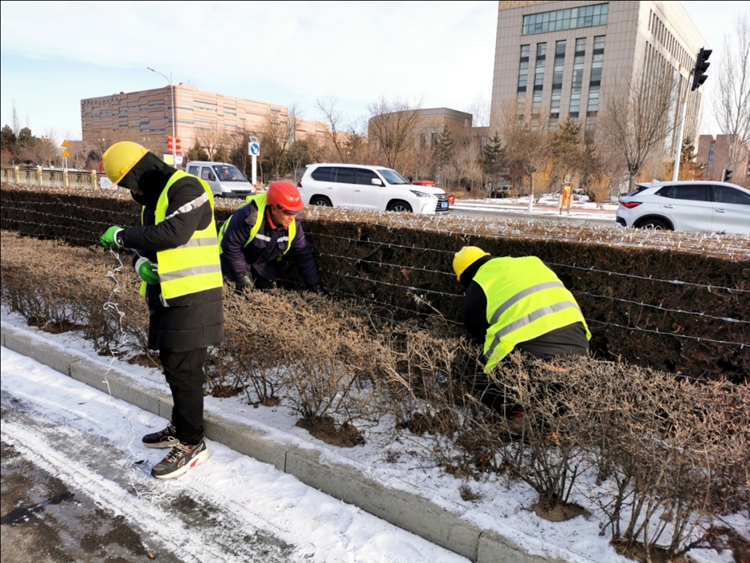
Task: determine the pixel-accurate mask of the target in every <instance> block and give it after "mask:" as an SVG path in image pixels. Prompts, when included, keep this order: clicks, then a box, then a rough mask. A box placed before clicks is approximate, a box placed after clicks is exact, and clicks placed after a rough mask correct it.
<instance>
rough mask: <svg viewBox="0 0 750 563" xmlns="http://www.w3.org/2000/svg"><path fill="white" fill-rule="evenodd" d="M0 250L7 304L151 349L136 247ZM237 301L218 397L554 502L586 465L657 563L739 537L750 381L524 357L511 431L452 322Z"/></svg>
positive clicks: (598, 491)
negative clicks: (399, 436) (372, 439)
mask: <svg viewBox="0 0 750 563" xmlns="http://www.w3.org/2000/svg"><path fill="white" fill-rule="evenodd" d="M2 248H3V252H2V262H1V268H2V280H3V283H2V299H3V304H4V305H5V306H7V307H9V308H11V309H12V310H13V311H17V312H19V313H20V314H21V315H23V316H24V317H25V318H26V319H27V320H28V321H29V322H30V323H34V324H37V325H40V326H46V327H51V326H55V327H58V330H62V329H64V328H66V327H72V326H79V327H82V328H81V330H82V333H83V336H84V337H85V338H86V339H90V340H91V341H92V342H94V343H95V345H96V347H97V349H98V350H100V352H115V351H125V350H127V349H130V350H131V351H133V352H140V353H143V352H146V334H147V332H146V331H147V324H148V319H147V311H146V306H145V304H144V303H143V299H142V298H141V297H140V296H139V295H138V292H137V287H138V278H137V276H136V275H135V273H134V272H133V269H132V267H130V258H129V257H128V256H126V255H124V254H123V255H122V257H121V259H122V261H123V262H124V265H123V264H121V263H120V262H119V260H118V259H117V258H115V255H114V254H112V253H105V252H103V251H101V249H97V250H96V251H94V250H93V249H85V248H73V247H69V246H67V245H65V244H62V243H59V242H54V241H40V240H37V239H24V238H20V237H18V236H16V235H13V234H9V233H7V232H3V233H2ZM115 290H117V291H115ZM105 303H112V306H110V307H108V308H105V307H104V304H105ZM224 306H225V317H226V338H225V341H224V343H223V344H222V345H221V347H218V348H216V349H213V350H212V356H211V361H210V374H209V375H210V377H211V378H212V379H211V381H210V382H209V385H213V386H214V388H215V389H217V392H221V393H231V391H232V390H237V391H239V390H242V389H245V390H246V392H247V393H248V396H249V395H250V394H251V393H253V394H254V398H255V399H257V400H258V401H261V402H266V403H267V404H268V403H269V402H273V400H279V399H282V400H284V401H286V402H287V403H288V404H289V406H290V408H291V410H292V411H293V412H295V413H297V414H298V415H300V416H301V417H302V418H303V420H304V423H305V426H306V427H307V428H309V429H310V430H311V432H312V431H317V430H321V431H326V432H330V431H331V430H333V431H336V430H340V431H343V435H345V436H346V438H347V439H348V440H349V441H350V442H349V445H352V444H355V443H358V441H357V438H358V432H359V428H361V427H363V426H364V425H367V424H369V423H372V422H374V421H376V420H378V419H382V418H383V417H388V418H391V419H392V420H393V421H394V423H395V424H394V434H395V433H396V432H397V430H396V428H399V427H400V428H409V429H411V430H413V431H415V432H420V433H422V436H424V437H426V438H427V439H428V442H429V441H430V440H432V444H433V447H432V448H430V451H428V452H427V453H425V455H426V456H432V458H433V459H434V460H435V461H436V462H437V463H438V465H440V466H441V467H444V468H445V469H446V470H447V471H449V472H451V473H452V474H454V475H456V476H458V477H461V478H462V479H471V478H475V479H478V478H481V476H482V474H483V473H484V472H488V471H492V472H497V473H500V472H507V474H508V475H509V476H511V477H514V478H517V479H521V480H523V481H525V482H526V483H528V484H529V485H531V486H532V487H533V488H534V489H535V490H536V491H537V492H538V494H539V505H540V506H542V507H543V508H545V509H549V508H551V507H554V506H556V505H558V506H559V505H561V504H564V503H566V502H567V501H568V500H569V498H570V495H571V490H572V489H573V487H574V485H575V483H576V482H577V480H578V479H579V476H580V475H581V474H582V472H583V471H586V470H587V469H588V468H589V467H590V468H591V469H592V471H596V474H597V475H598V482H599V486H598V487H595V488H594V489H593V490H592V491H591V493H590V495H591V500H592V501H593V502H594V504H595V505H598V507H599V516H601V517H602V519H603V523H602V531H603V532H604V531H606V530H607V529H609V530H611V533H612V536H613V538H614V541H615V543H616V544H617V545H618V546H620V547H621V548H622V549H623V550H624V551H626V552H629V553H634V550H637V549H640V550H641V552H642V553H643V554H644V557H645V558H646V559H649V558H651V557H652V555H653V554H654V553H656V552H657V551H658V552H661V553H662V554H663V555H664V556H665V557H673V558H676V557H679V556H680V555H681V554H683V553H685V551H686V550H688V549H690V548H691V547H693V546H697V545H706V546H708V545H712V546H714V547H717V549H718V548H720V547H721V546H722V545H725V546H735V544H736V543H737V537H738V535H737V534H736V533H735V532H734V531H733V530H732V529H731V528H730V527H728V526H726V525H724V524H726V523H725V522H724V523H722V522H721V521H720V520H721V516H722V515H724V514H732V513H736V512H738V511H743V510H746V509H747V506H748V505H749V504H750V493H749V491H750V469H749V468H750V447H748V442H749V441H750V440H749V439H748V438H749V434H750V387H749V386H748V385H747V384H739V385H735V384H730V383H727V382H724V381H713V382H704V381H695V380H688V379H678V378H675V377H674V376H672V375H669V374H665V373H663V372H657V371H650V370H646V369H643V368H639V367H636V366H633V365H629V364H627V363H624V362H620V361H618V362H603V361H599V360H595V359H592V358H587V357H574V358H560V359H557V360H555V361H547V362H544V361H536V360H528V359H524V358H522V357H521V356H520V355H518V354H512V355H511V356H510V357H509V359H508V361H505V362H503V363H502V364H501V366H500V367H499V368H498V369H496V370H495V371H494V372H493V373H492V374H491V375H490V377H491V382H492V383H493V384H494V385H495V386H496V387H497V388H498V389H500V390H501V391H502V394H504V395H505V399H506V401H507V402H508V403H518V404H521V405H523V407H524V410H525V417H524V419H523V420H524V421H525V423H524V424H523V425H522V426H521V428H520V435H518V436H515V439H514V429H513V428H512V426H511V424H509V421H508V420H506V419H505V418H504V417H502V416H499V415H498V414H497V413H496V412H495V411H494V410H492V409H489V408H487V407H486V406H485V405H484V404H482V403H481V402H480V401H479V400H478V399H477V398H475V397H473V396H472V395H471V394H470V393H469V392H468V391H469V390H470V388H471V387H470V385H469V383H471V381H472V379H473V378H476V377H481V376H482V373H483V372H482V370H481V366H480V365H479V363H478V361H477V360H478V354H479V352H480V351H479V350H476V348H475V347H474V346H473V345H472V344H470V343H469V342H468V341H467V340H466V339H465V338H464V337H463V336H462V334H461V330H460V328H459V327H458V326H456V325H452V324H449V323H445V322H443V321H435V323H434V324H432V325H425V324H421V325H418V324H416V323H413V322H411V321H410V322H396V321H386V320H383V319H379V318H376V317H374V316H373V315H372V313H371V312H370V311H369V310H368V309H364V308H361V307H357V306H355V305H354V304H353V303H351V302H342V301H334V300H332V299H324V298H320V297H318V296H315V295H312V294H308V293H290V292H286V291H283V290H276V291H271V292H255V293H252V294H250V295H249V296H248V297H247V298H246V297H238V296H233V295H231V296H230V295H228V296H227V298H226V300H225V304H224ZM511 422H512V421H511ZM516 430H518V429H516ZM592 475H593V474H592ZM639 546H640V547H639ZM737 549H740V548H737Z"/></svg>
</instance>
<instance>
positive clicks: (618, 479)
mask: <svg viewBox="0 0 750 563" xmlns="http://www.w3.org/2000/svg"><path fill="white" fill-rule="evenodd" d="M598 366H599V367H601V368H603V370H602V371H600V375H601V377H597V378H596V379H594V380H592V382H591V384H590V385H589V386H588V387H587V388H586V393H585V394H582V395H581V398H582V399H583V401H582V402H583V404H584V405H585V406H584V408H585V410H586V412H588V413H590V415H591V416H590V424H589V425H588V435H587V436H585V437H584V438H583V440H585V441H588V442H589V443H591V444H592V445H591V447H589V448H588V451H589V452H590V453H591V454H593V455H594V456H595V457H596V459H595V463H596V464H597V466H598V468H599V474H600V480H601V481H602V482H603V485H604V488H602V489H600V490H598V491H597V492H596V493H594V498H593V500H594V501H595V502H597V503H598V504H599V506H600V508H601V510H602V513H603V514H604V516H605V523H604V526H603V529H602V531H603V532H604V530H606V529H607V528H609V529H610V530H611V532H612V535H613V538H614V540H615V543H616V544H617V545H618V546H620V547H621V549H622V550H623V551H624V552H630V551H631V550H632V549H633V548H634V546H636V545H639V546H640V549H641V550H642V551H643V553H644V556H645V557H646V558H647V559H649V558H650V557H651V555H652V554H653V553H655V552H657V551H659V552H661V553H663V554H664V555H665V556H666V557H670V558H674V557H679V556H681V555H683V554H684V553H685V552H686V551H687V550H689V549H691V548H692V547H696V546H701V545H703V546H708V544H709V542H708V534H709V530H710V529H711V528H712V527H713V525H714V519H715V518H716V517H717V516H719V515H721V514H723V513H726V512H731V511H737V510H739V509H741V507H743V506H744V507H746V506H747V501H748V488H749V487H748V485H749V484H750V483H749V482H748V469H747V467H748V466H750V458H749V457H748V452H747V450H748V447H747V445H748V432H749V430H748V428H750V426H749V423H750V400H749V397H750V394H749V392H748V389H749V388H748V387H747V386H743V385H740V386H736V385H731V384H728V383H723V382H710V383H706V382H696V381H692V380H677V379H675V378H673V377H671V376H668V375H667V374H663V373H660V372H653V371H651V370H644V369H640V368H637V367H635V366H627V365H625V364H619V363H611V364H610V363H603V362H599V363H598Z"/></svg>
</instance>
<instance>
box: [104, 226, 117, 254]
mask: <svg viewBox="0 0 750 563" xmlns="http://www.w3.org/2000/svg"><path fill="white" fill-rule="evenodd" d="M120 231H122V229H121V228H120V227H117V226H112V227H110V228H109V229H107V230H106V231H104V234H103V235H102V236H101V237H99V242H101V243H102V246H103V247H104V250H109V249H110V248H112V247H113V246H114V247H115V248H120V247H121V246H122V244H121V241H120V239H119V237H118V236H117V235H118V234H119V233H120Z"/></svg>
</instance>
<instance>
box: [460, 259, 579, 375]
mask: <svg viewBox="0 0 750 563" xmlns="http://www.w3.org/2000/svg"><path fill="white" fill-rule="evenodd" d="M474 281H475V282H477V283H478V284H479V285H480V286H481V288H482V290H484V294H485V295H486V296H487V322H488V323H489V325H490V326H489V328H488V329H487V335H486V336H485V341H484V356H485V360H486V362H487V363H486V365H485V369H484V371H485V373H489V372H490V371H491V370H492V369H494V368H495V366H497V363H498V362H499V361H500V360H502V359H503V358H504V357H505V356H507V355H508V354H509V353H510V352H511V351H512V350H513V348H515V346H516V345H517V344H519V343H520V342H526V341H527V340H532V339H533V338H537V337H538V336H541V335H543V334H546V333H548V332H550V331H552V330H555V329H558V328H562V327H564V326H568V325H571V324H573V323H577V322H582V323H583V326H584V328H585V329H586V338H587V339H588V340H590V339H591V333H590V332H589V328H588V326H587V325H586V321H585V320H584V318H583V314H582V313H581V309H580V307H579V306H578V303H577V302H576V300H575V297H573V294H572V293H570V291H568V290H567V289H566V288H565V286H564V285H563V283H562V282H561V281H560V279H559V278H558V277H557V276H556V275H555V273H554V272H553V271H552V270H550V269H549V268H548V267H547V266H545V265H544V263H543V262H542V261H541V260H540V259H539V258H537V257H536V256H526V257H523V258H510V257H503V258H493V259H492V260H489V261H488V262H487V263H486V264H484V265H483V266H482V267H480V268H479V270H478V271H477V273H476V275H475V276H474Z"/></svg>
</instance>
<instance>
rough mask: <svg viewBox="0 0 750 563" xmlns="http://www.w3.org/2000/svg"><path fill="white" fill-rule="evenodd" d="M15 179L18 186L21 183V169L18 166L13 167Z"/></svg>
mask: <svg viewBox="0 0 750 563" xmlns="http://www.w3.org/2000/svg"><path fill="white" fill-rule="evenodd" d="M13 178H14V179H15V183H16V184H20V183H21V169H20V168H19V167H18V166H14V167H13Z"/></svg>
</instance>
